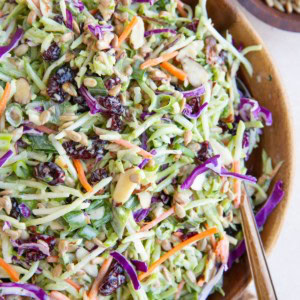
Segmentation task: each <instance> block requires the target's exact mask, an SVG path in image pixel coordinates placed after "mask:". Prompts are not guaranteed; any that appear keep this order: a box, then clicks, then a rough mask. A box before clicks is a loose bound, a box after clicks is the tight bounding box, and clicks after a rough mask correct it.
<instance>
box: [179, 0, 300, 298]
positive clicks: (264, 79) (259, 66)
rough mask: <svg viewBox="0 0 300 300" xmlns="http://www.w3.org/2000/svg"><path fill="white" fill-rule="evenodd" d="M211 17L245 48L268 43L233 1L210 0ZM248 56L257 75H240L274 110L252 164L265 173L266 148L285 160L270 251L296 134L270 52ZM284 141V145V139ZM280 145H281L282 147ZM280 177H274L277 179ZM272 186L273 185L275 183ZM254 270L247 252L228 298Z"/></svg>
mask: <svg viewBox="0 0 300 300" xmlns="http://www.w3.org/2000/svg"><path fill="white" fill-rule="evenodd" d="M183 1H184V2H185V3H187V4H190V5H191V6H192V7H195V6H196V5H197V4H198V3H199V1H198V0H183ZM207 10H208V16H209V17H210V18H212V21H213V23H214V25H215V28H217V29H218V30H219V32H221V33H226V32H227V31H228V32H229V33H230V34H232V36H233V38H234V41H235V43H236V45H240V43H242V44H243V45H244V46H245V47H247V46H251V45H264V43H263V41H262V40H261V38H259V36H258V35H257V33H256V32H255V30H254V29H253V27H252V26H251V24H250V23H249V21H248V20H247V18H246V17H245V16H244V14H243V13H242V12H241V11H240V10H239V9H238V7H237V5H236V2H235V1H233V0H207ZM247 58H248V59H249V61H250V62H251V64H252V65H253V69H254V74H253V76H252V77H251V76H249V75H248V74H247V72H246V71H245V69H244V68H241V70H240V72H239V76H240V77H241V78H242V80H243V82H244V83H245V84H246V86H247V88H248V89H249V90H250V92H251V94H252V97H253V99H256V100H258V101H259V103H260V105H263V106H265V107H266V108H268V109H269V110H271V111H272V114H273V120H274V122H273V125H272V126H269V127H266V128H264V135H263V137H262V139H261V142H260V144H259V147H258V148H257V149H256V150H255V153H254V155H253V161H252V162H251V163H250V162H249V166H251V167H253V172H254V173H253V174H254V175H255V176H260V175H261V170H262V165H261V159H260V157H261V152H262V150H263V149H265V150H266V151H267V153H268V155H269V156H270V157H272V160H273V162H274V165H276V164H277V163H278V162H279V161H281V160H284V164H283V165H282V167H281V169H280V179H282V180H283V182H284V190H285V197H284V199H283V200H282V201H281V203H280V204H279V205H278V207H277V208H276V209H275V210H274V212H273V213H272V214H271V215H270V216H269V218H268V220H267V222H266V224H265V225H264V229H263V231H262V232H261V237H262V241H263V244H264V247H265V251H266V254H267V255H268V253H270V252H271V250H272V249H273V247H274V245H275V244H276V241H277V239H278V237H279V234H280V231H281V228H282V226H283V224H284V220H285V217H286V212H287V209H288V206H289V203H290V202H291V200H292V199H291V196H292V186H293V178H294V170H295V166H296V164H295V154H294V153H295V151H294V134H293V126H292V120H291V119H292V118H291V115H292V114H291V113H290V110H289V106H288V98H287V96H286V93H285V90H284V87H283V81H282V79H281V78H280V76H279V74H278V72H277V70H276V66H275V65H274V63H273V62H272V58H271V56H270V54H269V52H268V51H267V50H266V48H265V47H263V50H262V51H257V52H252V53H250V54H249V55H247ZM281 141H284V144H283V145H282V146H281V144H280V142H281ZM279 145H280V146H279ZM278 179H279V176H276V177H275V178H274V182H276V181H277V180H278ZM271 189H272V186H271ZM250 280H251V272H250V268H249V263H248V260H247V256H246V255H244V256H243V257H241V259H240V260H239V263H235V264H234V265H233V266H232V267H231V269H230V270H228V271H227V272H226V273H225V276H224V284H223V289H224V291H225V295H226V296H225V298H226V299H230V300H237V299H239V298H240V297H241V296H242V294H243V293H244V291H245V289H246V287H247V286H248V284H249V283H250ZM209 300H224V296H222V295H221V294H219V293H214V294H213V295H211V296H209Z"/></svg>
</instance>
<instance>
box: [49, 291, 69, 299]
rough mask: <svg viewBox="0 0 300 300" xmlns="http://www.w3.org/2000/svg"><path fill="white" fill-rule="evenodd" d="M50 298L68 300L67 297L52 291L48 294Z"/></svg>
mask: <svg viewBox="0 0 300 300" xmlns="http://www.w3.org/2000/svg"><path fill="white" fill-rule="evenodd" d="M50 298H51V299H53V300H70V298H69V297H67V296H66V295H64V294H63V293H61V292H58V291H52V292H51V293H50Z"/></svg>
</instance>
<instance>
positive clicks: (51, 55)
mask: <svg viewBox="0 0 300 300" xmlns="http://www.w3.org/2000/svg"><path fill="white" fill-rule="evenodd" d="M60 52H61V50H60V48H59V46H58V45H57V44H56V43H55V42H54V43H52V44H51V45H50V47H49V48H48V49H47V50H46V51H45V52H44V53H43V59H44V60H46V61H50V62H52V61H56V60H58V59H59V57H60Z"/></svg>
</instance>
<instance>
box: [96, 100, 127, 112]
mask: <svg viewBox="0 0 300 300" xmlns="http://www.w3.org/2000/svg"><path fill="white" fill-rule="evenodd" d="M98 102H99V103H100V104H101V105H102V106H103V107H104V108H105V110H106V111H107V113H108V114H109V115H122V114H123V113H124V112H125V109H124V106H123V105H122V104H121V102H120V101H119V99H118V98H116V97H111V96H107V97H100V98H98Z"/></svg>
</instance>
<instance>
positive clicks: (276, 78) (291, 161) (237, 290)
mask: <svg viewBox="0 0 300 300" xmlns="http://www.w3.org/2000/svg"><path fill="white" fill-rule="evenodd" d="M210 1H215V0H210ZM218 1H220V4H221V3H223V4H225V6H226V7H228V8H229V10H230V11H231V14H232V16H233V19H234V22H233V23H237V24H238V25H239V26H240V27H241V28H247V29H248V31H249V33H248V36H251V37H252V38H253V40H254V43H255V44H260V45H262V46H263V51H265V58H266V60H265V63H264V64H265V65H267V64H269V65H270V74H271V75H272V78H273V80H272V82H273V84H274V86H276V88H277V90H278V91H279V94H280V95H281V97H279V98H280V102H281V103H282V106H283V108H284V111H283V116H284V117H285V118H286V124H287V125H286V129H287V135H286V138H287V142H286V144H287V148H288V150H287V153H288V157H287V158H286V162H287V164H288V165H289V169H287V170H286V171H285V172H286V174H288V176H287V177H288V178H289V180H288V181H287V182H284V191H285V199H284V200H283V201H282V203H281V205H280V206H281V207H280V210H277V215H278V214H279V213H280V219H279V220H278V222H276V223H272V230H271V236H272V238H270V239H268V240H267V242H266V244H265V250H266V253H267V255H269V254H270V253H271V251H272V249H273V248H274V246H275V244H276V242H277V240H278V237H279V234H280V232H281V230H282V227H283V224H284V221H285V218H286V214H287V210H288V207H289V204H290V202H291V196H292V189H293V180H294V173H295V143H294V141H295V138H294V129H293V125H292V124H293V121H292V114H291V109H290V105H289V100H288V96H287V94H286V91H285V89H284V86H283V83H282V82H283V81H282V79H281V77H280V74H279V72H278V70H277V67H276V66H275V65H274V63H273V59H272V57H271V55H270V53H269V51H268V49H267V48H266V46H265V45H264V42H263V41H262V39H261V38H260V37H259V36H258V34H257V33H256V32H255V30H254V28H253V27H252V25H251V24H250V22H249V21H248V20H247V18H246V16H245V15H244V14H243V13H242V12H241V11H240V10H239V9H238V8H237V7H236V5H234V3H233V2H232V1H231V0H218ZM228 30H229V32H230V27H229V29H228ZM233 37H234V34H233ZM255 72H256V71H255V69H254V75H253V76H255ZM279 177H280V176H279ZM277 209H278V208H277ZM273 214H275V215H276V209H275V211H274V212H273ZM263 232H264V230H263ZM244 277H245V280H243V282H242V283H241V284H240V285H239V286H236V287H234V289H233V293H232V294H231V296H232V297H230V299H238V298H239V297H240V296H241V295H242V293H243V292H244V290H245V289H246V288H247V286H248V285H249V283H250V282H251V276H250V271H249V270H245V276H244ZM209 299H224V298H223V297H220V296H218V295H216V294H214V295H212V296H211V297H210V298H209Z"/></svg>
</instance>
